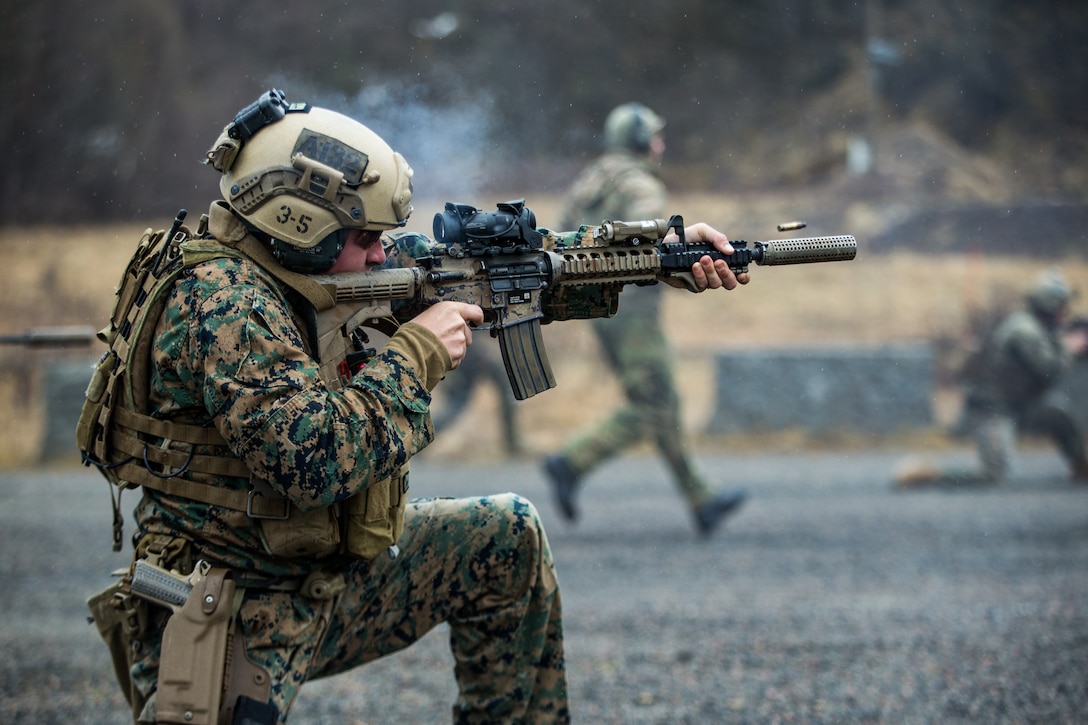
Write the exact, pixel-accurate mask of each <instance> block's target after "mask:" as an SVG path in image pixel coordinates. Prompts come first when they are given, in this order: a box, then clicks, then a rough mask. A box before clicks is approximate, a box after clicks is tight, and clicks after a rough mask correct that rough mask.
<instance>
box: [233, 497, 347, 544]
mask: <svg viewBox="0 0 1088 725" xmlns="http://www.w3.org/2000/svg"><path fill="white" fill-rule="evenodd" d="M249 483H250V485H251V486H252V487H253V492H252V495H254V496H257V497H275V498H278V499H280V501H282V502H283V515H282V516H272V517H264V516H260V517H259V516H255V515H254V514H253V513H250V516H253V517H254V518H259V519H260V522H261V538H262V539H263V541H264V548H265V551H267V552H268V553H269V554H272V555H273V556H283V557H286V558H294V557H300V556H307V557H321V556H326V555H328V554H332V553H333V552H335V551H337V550H338V549H339V548H340V521H339V519H338V518H337V515H336V514H337V510H336V507H334V506H330V507H327V508H320V509H315V510H313V511H299V510H298V509H297V508H295V507H294V506H292V505H291V504H290V502H288V501H287V499H285V498H283V497H281V496H280V495H279V494H277V493H276V492H275V491H274V490H273V488H272V486H271V484H269V483H266V482H265V481H262V480H260V479H258V478H251V479H250V481H249Z"/></svg>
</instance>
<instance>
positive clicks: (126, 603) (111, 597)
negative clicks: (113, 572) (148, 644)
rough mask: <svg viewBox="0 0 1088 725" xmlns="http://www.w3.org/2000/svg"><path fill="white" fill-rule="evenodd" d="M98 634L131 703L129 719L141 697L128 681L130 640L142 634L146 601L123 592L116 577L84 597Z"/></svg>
mask: <svg viewBox="0 0 1088 725" xmlns="http://www.w3.org/2000/svg"><path fill="white" fill-rule="evenodd" d="M87 607H88V608H89V609H90V610H91V618H92V619H94V623H95V626H96V627H97V628H98V634H99V635H100V636H101V637H102V640H103V641H104V642H105V643H106V647H107V648H108V649H109V651H110V659H111V660H112V661H113V673H114V675H115V676H116V678H117V684H119V685H120V686H121V693H122V694H124V696H125V700H126V701H127V702H128V704H129V705H130V706H131V707H132V713H133V719H135V718H137V717H138V716H139V714H140V712H141V711H142V710H143V709H144V698H143V696H142V695H141V694H140V692H139V690H137V689H136V688H135V687H134V686H133V684H132V676H131V674H130V669H131V667H132V660H133V651H132V641H133V640H134V639H139V638H140V637H141V635H142V631H143V627H144V626H145V622H146V615H147V609H146V607H147V605H146V604H144V603H143V602H141V601H140V600H138V599H136V598H134V597H133V596H132V595H130V594H128V593H126V592H125V588H124V581H123V580H122V579H118V580H117V581H115V582H113V583H112V584H110V585H109V586H108V587H106V588H105V589H103V590H102V591H100V592H99V593H98V594H95V595H94V596H92V597H91V598H90V599H88V600H87Z"/></svg>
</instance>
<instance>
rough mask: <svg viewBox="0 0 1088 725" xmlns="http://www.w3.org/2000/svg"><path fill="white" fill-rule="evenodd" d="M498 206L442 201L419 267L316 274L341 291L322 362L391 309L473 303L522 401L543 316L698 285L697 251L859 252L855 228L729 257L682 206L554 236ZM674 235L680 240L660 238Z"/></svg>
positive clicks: (756, 257)
mask: <svg viewBox="0 0 1088 725" xmlns="http://www.w3.org/2000/svg"><path fill="white" fill-rule="evenodd" d="M497 206H498V211H495V212H481V211H480V210H479V209H476V208H474V207H472V206H469V205H467V204H454V203H452V202H450V203H447V204H446V206H445V210H444V211H443V212H440V213H438V214H436V215H435V218H434V239H435V241H434V242H433V243H432V244H429V245H428V248H427V250H426V251H425V252H424V253H422V254H417V255H416V260H415V261H416V265H415V266H411V267H401V268H395V269H380V270H374V271H370V272H360V273H345V274H323V275H313V276H312V279H314V280H315V281H316V282H318V283H319V284H321V285H323V286H325V287H326V288H327V289H328V290H329V292H330V293H331V294H333V296H334V298H335V300H336V305H335V306H334V307H332V308H330V309H329V310H325V311H323V312H320V313H318V348H319V357H320V359H321V360H322V361H325V360H335V359H344V353H345V351H346V352H347V353H348V354H349V355H358V354H360V353H359V352H358V351H359V350H360V348H361V347H362V344H361V341H360V339H359V336H358V335H357V333H356V330H357V328H358V327H360V326H362V327H371V328H375V329H378V330H381V331H383V332H387V331H389V330H390V327H391V326H392V327H393V328H395V322H392V323H391V321H390V320H391V318H393V317H398V318H403V317H404V316H405V315H409V316H414V314H417V313H418V312H419V311H421V310H422V309H424V308H426V307H428V306H430V305H432V304H435V303H436V302H440V301H443V300H453V301H457V302H468V303H471V304H475V305H479V306H480V307H482V308H483V310H484V316H485V324H486V325H487V329H489V331H490V332H491V335H492V337H497V338H498V340H499V347H500V350H501V352H502V358H503V362H504V364H505V367H506V374H507V377H508V378H509V380H510V386H511V388H512V389H513V391H514V397H515V398H517V399H518V400H525V399H526V398H529V397H532V396H533V395H536V394H537V393H541V392H543V391H545V390H548V389H549V388H553V387H555V384H556V383H555V376H554V375H553V373H552V369H551V363H550V361H549V360H548V355H547V351H546V350H545V348H544V340H543V337H542V335H541V330H540V326H541V324H547V323H549V322H553V321H560V320H577V319H590V318H594V317H611V316H612V315H614V314H615V313H616V312H617V311H618V303H619V292H620V291H621V290H622V288H623V287H624V286H626V285H628V284H639V285H649V284H655V283H657V281H658V280H659V279H660V278H672V279H678V280H680V281H681V282H682V283H683V284H684V286H686V287H688V288H689V289H691V290H693V291H694V290H695V289H696V287H695V278H694V277H693V276H692V274H691V266H692V265H693V264H694V263H695V262H697V261H698V260H699V259H700V258H702V257H703V256H704V255H707V256H710V257H711V258H713V259H716V260H717V259H724V260H726V262H728V264H729V268H730V269H732V270H733V272H734V273H742V272H747V271H748V266H749V265H750V264H753V263H754V264H757V265H767V266H775V265H782V264H807V263H812V262H835V261H846V260H851V259H853V258H854V256H855V254H856V253H857V242H856V241H855V239H854V237H852V236H849V235H839V236H828V237H811V238H806V239H777V240H772V241H766V242H758V241H757V242H753V243H752V244H751V246H749V245H748V242H746V241H733V242H731V244H732V245H733V249H734V252H733V254H732V255H724V254H722V253H720V252H719V251H718V250H716V249H715V248H714V246H713V245H712V244H710V243H709V242H688V241H687V240H686V239H685V236H684V220H683V218H682V217H681V216H680V215H674V216H672V217H671V218H670V219H669V220H668V221H665V220H664V219H651V220H647V221H634V222H622V221H605V222H602V223H601V224H599V225H596V226H587V225H584V226H582V227H580V228H579V229H578V230H577V231H575V232H563V233H557V232H553V231H551V230H549V229H546V228H537V226H536V216H535V215H534V214H533V212H532V211H531V210H530V209H528V208H526V206H525V200H524V199H518V200H516V201H509V202H502V203H499V204H498V205H497ZM800 226H803V225H802V224H799V223H794V224H791V225H788V228H790V229H796V228H799V227H800ZM670 232H673V233H675V238H670V240H669V241H666V240H665V239H666V237H667V236H668V235H669V233H670ZM366 352H370V351H366ZM337 353H339V354H340V356H339V358H337ZM363 354H365V353H363Z"/></svg>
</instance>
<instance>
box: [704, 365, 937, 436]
mask: <svg viewBox="0 0 1088 725" xmlns="http://www.w3.org/2000/svg"><path fill="white" fill-rule="evenodd" d="M715 370H716V381H717V402H718V405H717V407H716V412H715V415H714V416H713V417H712V419H711V420H710V422H709V423H708V425H707V431H708V432H710V433H739V432H761V431H773V430H783V429H796V428H800V429H803V430H807V431H811V432H816V433H824V432H828V431H866V432H875V433H893V432H896V431H899V430H903V429H909V428H918V427H925V426H929V425H932V424H933V420H934V416H933V389H934V385H933V351H932V349H931V348H930V346H929V345H925V344H910V345H896V346H887V347H873V348H870V347H843V348H828V349H783V350H743V351H723V352H721V353H719V354H718V355H717V356H716V364H715Z"/></svg>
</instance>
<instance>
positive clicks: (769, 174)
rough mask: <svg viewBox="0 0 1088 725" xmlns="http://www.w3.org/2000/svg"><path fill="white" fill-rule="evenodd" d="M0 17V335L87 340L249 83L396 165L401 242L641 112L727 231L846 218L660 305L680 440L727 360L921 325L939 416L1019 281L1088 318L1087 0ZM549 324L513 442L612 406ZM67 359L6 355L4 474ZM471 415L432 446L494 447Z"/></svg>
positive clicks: (202, 194) (77, 4)
mask: <svg viewBox="0 0 1088 725" xmlns="http://www.w3.org/2000/svg"><path fill="white" fill-rule="evenodd" d="M0 23H2V27H3V28H4V30H5V42H4V43H3V44H2V45H0V70H2V72H0V93H2V95H0V99H2V102H0V139H2V140H3V152H4V163H3V164H0V192H2V193H0V270H3V271H2V272H0V281H2V284H0V332H9V333H10V332H16V333H17V332H21V331H22V330H24V329H28V328H32V327H36V326H47V325H74V324H85V325H91V326H93V327H94V328H95V329H97V328H100V327H101V326H102V325H103V324H104V323H105V320H106V319H107V317H108V314H109V310H110V308H111V305H112V291H113V287H114V285H115V283H116V281H117V279H118V277H119V275H120V271H121V269H122V268H123V265H124V264H125V262H126V261H127V259H128V257H129V255H130V254H131V250H132V249H133V247H134V246H135V244H136V241H137V239H138V238H139V236H140V233H141V232H142V230H143V229H144V228H145V227H148V226H150V227H154V228H163V227H166V226H168V225H169V223H170V220H171V219H172V218H173V216H174V214H175V212H176V211H177V210H178V209H179V208H182V207H184V208H187V209H189V210H190V212H191V214H192V216H191V219H194V220H195V217H196V215H197V214H198V213H200V212H201V211H203V210H204V209H206V208H207V204H208V203H209V202H210V200H211V199H213V198H215V197H217V196H218V193H219V192H218V186H217V182H218V178H217V175H216V174H215V172H214V171H212V170H211V169H210V168H209V167H207V166H205V165H203V164H202V163H201V161H202V159H203V156H204V152H205V150H206V149H207V148H208V147H209V146H210V145H211V144H212V142H213V141H214V140H215V138H216V136H217V135H218V133H219V131H220V130H221V129H222V128H223V126H225V125H226V124H227V123H228V122H229V121H230V120H232V119H233V117H234V114H235V113H236V112H237V111H238V110H239V109H240V108H242V107H244V106H245V105H247V104H248V103H250V102H251V101H253V100H254V99H256V98H257V96H258V95H260V94H261V93H263V92H264V91H266V90H267V89H268V88H270V87H276V88H281V89H283V90H284V91H285V92H286V93H287V96H288V99H289V100H291V101H301V100H305V101H309V102H311V103H314V104H316V105H323V106H327V107H331V108H334V109H337V110H340V111H342V112H345V113H348V114H350V115H353V116H355V117H356V118H358V119H360V120H361V121H363V122H364V123H366V124H368V125H370V126H371V127H372V128H374V130H375V131H377V132H378V133H379V134H381V135H382V136H383V137H384V138H386V139H387V140H388V141H389V142H390V144H391V145H392V146H393V147H394V148H396V149H398V150H400V151H401V152H402V153H404V155H405V156H406V158H407V159H408V161H409V162H410V163H411V165H412V166H413V168H414V169H415V172H416V175H415V191H416V213H415V214H414V215H413V217H412V219H411V220H410V222H409V227H410V228H412V229H415V230H419V231H425V232H428V231H430V228H431V226H430V225H431V218H432V215H433V213H434V212H435V211H437V210H438V209H440V208H441V207H440V205H441V203H442V202H443V201H458V202H465V203H472V204H475V205H477V206H480V207H483V208H488V209H490V208H493V204H494V203H495V202H496V201H501V200H506V199H511V198H516V197H521V196H524V197H526V198H527V199H528V202H529V205H530V206H531V207H532V208H533V209H534V210H535V211H536V212H537V218H538V221H539V223H540V224H541V225H543V226H550V225H552V224H554V219H555V218H556V216H557V215H558V210H559V208H560V207H559V205H560V198H561V194H562V193H563V192H564V191H565V189H566V188H567V186H568V184H569V183H570V181H571V180H572V179H573V178H574V176H575V175H576V173H577V172H578V170H579V169H580V168H581V167H582V166H583V165H584V164H585V163H586V162H587V161H588V160H589V159H590V158H591V157H593V156H594V155H596V154H597V153H599V151H600V150H601V131H600V129H601V126H602V124H603V121H604V118H605V116H606V115H607V113H608V111H609V110H611V109H612V108H613V107H614V106H615V105H617V104H619V103H623V102H627V101H631V100H637V101H641V102H643V103H646V104H648V105H650V106H651V107H653V108H654V109H655V110H657V111H658V112H659V113H661V114H663V115H664V116H665V117H666V118H667V120H668V126H667V128H666V140H667V144H668V151H667V152H666V156H665V160H664V164H663V166H662V168H661V174H662V176H663V177H664V179H665V181H666V182H667V184H668V186H669V189H670V212H676V213H681V214H683V215H684V216H685V218H686V219H687V220H689V221H694V220H701V221H707V222H709V223H711V224H714V225H715V226H717V227H719V228H720V229H722V230H724V231H726V232H727V233H728V234H729V235H730V236H731V237H732V238H734V239H738V238H743V239H766V238H768V237H769V236H773V235H774V234H775V231H774V229H775V227H774V225H775V224H776V223H778V222H782V221H787V220H794V219H801V220H804V221H806V222H808V225H809V227H808V229H807V230H806V232H804V233H806V234H807V233H812V234H839V233H847V234H854V235H855V236H856V237H857V238H858V241H859V248H860V251H859V255H858V259H857V260H856V261H854V262H851V263H850V264H847V265H818V268H815V269H814V268H811V267H809V266H804V267H786V268H776V269H762V268H760V269H757V270H755V271H754V274H753V280H754V281H753V283H752V284H751V285H749V286H748V287H747V288H745V289H744V290H743V291H741V292H738V293H735V294H734V293H731V294H730V295H729V297H728V298H727V299H726V300H722V299H721V298H720V297H719V296H718V295H683V294H667V295H665V298H666V302H665V316H666V323H667V325H668V326H669V332H670V336H671V338H672V340H673V342H674V345H675V347H676V349H677V352H678V355H679V357H680V362H679V364H680V374H681V378H682V380H683V385H682V390H681V394H682V395H683V396H684V398H685V408H684V409H685V414H686V415H687V417H688V419H689V420H688V421H687V422H688V424H689V429H690V430H692V431H699V430H701V426H702V423H703V422H705V421H706V420H707V418H708V416H709V415H710V408H711V406H712V405H713V401H714V397H713V395H711V394H708V391H712V390H714V389H715V385H716V381H715V379H714V377H713V368H712V365H711V361H712V359H713V356H714V355H715V354H717V353H718V352H719V351H721V350H734V349H738V348H743V347H749V348H760V347H770V346H802V347H812V346H826V345H859V346H863V347H865V346H880V345H888V344H896V343H900V342H904V341H907V342H922V343H929V344H932V345H933V346H934V349H935V351H936V362H937V364H936V369H935V376H936V379H937V385H938V392H940V393H941V395H940V396H938V399H937V400H935V410H936V413H937V418H938V419H940V420H942V421H946V420H948V419H950V417H951V416H952V415H954V413H955V405H956V397H955V379H954V372H955V364H956V360H958V359H959V358H958V356H957V351H958V350H961V349H962V348H964V346H965V345H969V344H970V343H971V340H972V335H973V334H974V333H973V330H975V329H977V327H978V325H979V324H980V322H979V321H980V320H981V321H983V322H984V321H985V320H986V319H988V318H991V317H992V316H993V315H994V314H995V311H1000V310H1005V309H1008V308H1010V307H1012V306H1014V305H1016V304H1018V302H1019V300H1020V292H1021V291H1023V290H1024V289H1026V288H1027V287H1028V286H1029V285H1030V284H1031V283H1032V282H1033V280H1034V277H1035V274H1036V272H1038V271H1040V270H1042V269H1045V268H1047V267H1051V266H1060V267H1061V269H1062V270H1063V272H1064V273H1065V274H1066V275H1067V277H1068V278H1069V279H1070V281H1071V283H1072V284H1073V285H1074V286H1075V287H1077V288H1078V289H1079V290H1080V291H1081V296H1080V297H1079V298H1078V300H1077V306H1078V312H1080V313H1081V314H1084V313H1085V311H1086V309H1088V294H1085V293H1086V292H1088V260H1085V255H1084V249H1085V244H1086V242H1088V239H1086V235H1088V203H1086V202H1088V124H1086V123H1085V121H1084V119H1085V118H1088V95H1086V94H1085V93H1084V89H1085V88H1088V82H1086V81H1088V62H1086V60H1088V59H1086V57H1085V56H1086V51H1085V48H1088V4H1086V3H1084V2H1082V1H1081V0H1036V1H1035V2H1026V1H1022V0H1020V1H1018V0H956V2H947V0H854V1H851V0H766V1H764V2H758V3H754V2H746V1H741V0H713V1H711V0H668V1H667V2H666V1H665V0H640V1H631V0H579V1H578V2H574V1H573V0H551V1H550V2H528V1H526V0H510V1H509V2H505V3H494V2H485V1H484V0H415V1H413V2H395V1H393V0H388V1H380V0H351V1H350V2H346V1H344V0H308V2H305V3H302V2H295V3H286V2H268V3H260V4H253V3H248V4H241V3H223V2H212V1H211V0H110V2H99V1H97V0H39V1H38V2H34V3H29V2H13V1H12V0H7V1H6V2H2V3H0ZM586 221H589V222H597V221H600V220H586ZM621 307H622V305H621ZM546 336H547V341H548V342H547V344H548V349H549V353H550V355H551V358H552V362H553V365H554V366H555V367H556V375H557V378H558V380H559V382H560V384H559V387H558V388H557V389H556V390H554V391H549V393H548V394H547V395H542V396H537V397H536V398H534V399H533V400H530V401H525V402H524V403H523V404H522V405H521V406H520V407H519V415H520V416H521V417H522V419H523V422H524V424H525V427H526V430H531V431H532V436H530V440H528V441H527V443H528V445H529V447H530V450H547V449H548V448H550V447H554V446H555V445H558V443H559V442H560V441H561V440H562V438H563V437H564V435H565V431H566V430H567V429H569V428H570V427H573V426H574V425H576V424H578V423H580V422H582V421H583V418H584V415H585V411H587V410H594V409H598V408H599V409H604V408H607V407H608V406H609V405H610V404H611V403H612V402H614V401H615V400H616V399H617V397H618V396H619V391H618V389H617V387H616V386H615V385H614V384H612V383H611V382H610V380H609V379H607V378H606V377H604V376H602V375H600V374H599V366H598V365H596V364H595V363H594V361H595V360H596V358H595V357H594V351H595V347H594V345H595V343H594V340H593V338H592V335H591V334H590V332H589V331H588V329H586V328H585V327H584V326H580V325H579V324H578V323H569V324H563V325H553V326H550V327H549V329H548V330H547V332H546ZM484 344H487V343H484ZM97 352H98V351H97V350H96V351H95V352H94V354H97ZM72 354H80V355H83V354H86V353H85V351H78V353H72ZM60 357H61V353H60V352H55V351H29V352H28V351H25V350H22V349H19V348H16V347H13V346H7V347H6V348H0V411H3V412H4V413H5V415H4V416H3V420H0V466H3V465H6V464H8V463H19V462H25V461H28V460H33V459H34V457H35V455H36V451H37V450H39V448H40V441H41V438H42V434H41V431H42V430H43V428H44V426H45V421H46V420H47V419H48V417H49V413H48V412H47V411H46V410H45V409H44V408H43V406H42V403H41V401H42V399H43V395H42V391H43V388H44V387H45V383H44V380H45V372H44V371H45V370H46V369H47V368H48V366H49V365H51V364H53V363H54V362H58V359H59V358H60ZM946 391H947V392H948V393H949V394H948V395H944V392H946ZM439 392H441V390H440V391H439ZM482 396H483V397H482V398H479V399H478V400H477V402H476V405H477V408H478V409H481V408H479V406H481V405H482V406H491V407H490V409H491V410H493V409H494V408H495V406H496V405H497V394H496V393H495V391H491V390H484V391H483V392H482ZM487 409H488V408H486V407H485V408H482V410H487ZM495 417H496V416H492V415H488V414H484V415H477V416H466V417H465V420H467V421H468V422H466V423H464V424H463V425H462V426H461V427H463V428H464V429H465V430H464V431H462V432H464V433H465V435H458V434H457V433H458V431H456V430H455V431H453V435H446V436H444V437H443V441H442V444H443V445H447V446H449V448H448V449H447V450H448V451H449V452H451V454H463V453H465V452H467V453H468V454H470V455H471V454H472V453H473V452H474V451H480V450H484V451H486V450H489V446H490V445H491V443H492V442H494V441H495V440H499V436H498V434H497V431H491V433H490V434H486V435H483V436H481V435H477V434H478V433H479V432H480V431H481V430H486V429H487V426H488V425H490V424H491V423H493V422H494V419H495ZM481 426H482V427H481ZM776 439H783V436H782V435H781V432H779V435H777V436H776ZM436 447H438V446H436Z"/></svg>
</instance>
